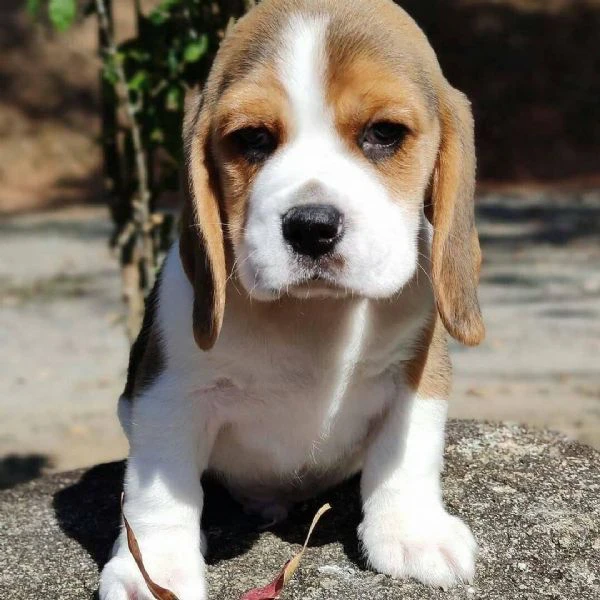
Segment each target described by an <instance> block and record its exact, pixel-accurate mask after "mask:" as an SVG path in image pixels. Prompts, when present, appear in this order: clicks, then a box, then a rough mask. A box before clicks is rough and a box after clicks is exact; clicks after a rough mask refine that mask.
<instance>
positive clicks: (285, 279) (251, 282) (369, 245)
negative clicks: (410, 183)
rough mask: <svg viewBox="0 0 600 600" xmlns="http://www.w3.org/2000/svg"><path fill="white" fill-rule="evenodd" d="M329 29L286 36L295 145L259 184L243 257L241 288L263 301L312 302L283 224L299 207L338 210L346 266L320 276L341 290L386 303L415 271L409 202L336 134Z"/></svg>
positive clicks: (284, 57)
mask: <svg viewBox="0 0 600 600" xmlns="http://www.w3.org/2000/svg"><path fill="white" fill-rule="evenodd" d="M326 30H327V19H326V18H325V17H321V18H316V17H315V18H312V19H304V18H300V17H295V18H292V20H291V22H290V25H289V29H288V30H287V31H285V32H284V35H283V39H284V40H285V43H284V44H283V47H282V51H281V54H280V58H279V73H280V78H281V81H282V82H283V85H284V88H285V90H286V92H287V96H288V99H289V102H290V106H291V113H292V120H293V121H292V134H291V140H290V141H289V143H287V144H286V145H285V146H284V147H283V148H281V149H280V150H279V151H278V152H276V153H275V155H274V156H273V157H272V158H271V160H269V161H268V162H267V163H266V165H265V166H264V167H263V168H262V169H261V172H260V173H259V175H258V176H257V178H256V181H255V183H254V185H253V188H252V190H251V193H250V198H249V202H248V219H247V223H246V228H245V236H244V240H243V243H242V244H241V245H240V248H239V249H238V250H237V256H236V265H237V266H238V268H237V270H238V274H239V277H240V280H241V282H242V284H243V285H244V287H245V288H246V289H247V290H248V291H249V292H250V293H251V294H252V296H253V297H255V298H257V299H261V300H272V299H274V298H277V297H279V295H280V294H281V293H282V292H288V293H291V294H295V293H298V294H300V295H301V296H302V295H305V294H306V289H302V290H300V291H298V292H297V291H296V290H295V289H294V287H293V286H294V285H297V284H300V283H302V282H304V281H306V280H309V279H310V277H311V275H312V274H313V273H314V271H313V270H312V268H311V267H310V266H307V265H306V264H305V263H301V262H300V261H299V260H298V257H297V256H296V255H295V254H294V253H293V252H292V251H291V249H290V248H289V246H288V245H287V244H286V242H285V240H284V238H283V234H282V227H281V219H282V216H283V215H284V214H285V213H286V212H287V211H288V210H289V209H290V208H292V207H294V206H297V205H299V204H306V203H315V202H316V203H321V204H332V205H334V206H335V207H336V208H337V209H338V210H339V211H340V212H341V213H342V214H343V216H344V219H345V233H344V236H343V238H342V239H341V241H340V242H339V244H338V245H337V246H336V253H337V254H338V255H339V256H340V257H341V258H343V259H344V266H343V267H328V268H326V269H325V271H324V272H323V271H321V272H320V274H321V276H322V277H323V278H324V279H326V280H327V281H329V282H331V283H333V284H335V285H336V286H338V287H340V288H342V289H347V290H348V291H351V292H355V293H358V294H361V295H362V296H365V297H369V298H385V297H389V296H390V295H392V294H394V293H396V292H398V291H399V290H400V289H401V288H402V286H403V285H404V284H405V283H406V282H407V281H408V280H409V279H410V278H411V277H412V275H413V273H414V271H415V268H416V262H417V235H418V231H419V225H420V222H419V217H418V215H417V216H412V217H411V216H410V215H409V214H408V212H407V211H406V210H405V208H404V206H403V205H406V202H404V203H403V202H402V200H408V199H403V198H397V197H396V198H392V197H391V195H390V192H389V190H388V189H387V188H386V187H385V185H384V184H383V182H382V181H381V180H380V179H379V177H378V175H377V172H376V170H375V168H374V167H373V166H370V165H367V164H366V163H364V162H362V161H360V160H358V159H357V158H355V157H354V156H352V155H351V154H350V152H349V151H348V150H347V149H346V148H344V145H343V142H342V140H341V139H340V137H339V134H338V133H337V131H336V129H335V126H334V123H333V117H332V115H331V112H330V109H329V107H328V106H327V104H326V100H325V90H324V73H323V67H324V65H325V64H327V61H326V57H325V56H324V53H325V47H324V42H325V33H326ZM316 267H317V265H316V264H315V265H314V268H316Z"/></svg>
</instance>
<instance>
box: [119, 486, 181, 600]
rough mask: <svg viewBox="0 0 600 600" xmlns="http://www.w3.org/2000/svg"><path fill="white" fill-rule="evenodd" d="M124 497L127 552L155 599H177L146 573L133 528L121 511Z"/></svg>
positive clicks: (122, 497)
mask: <svg viewBox="0 0 600 600" xmlns="http://www.w3.org/2000/svg"><path fill="white" fill-rule="evenodd" d="M124 498H125V497H124V496H121V512H122V513H123V523H125V531H126V532H127V546H128V547H129V552H131V556H133V559H134V560H135V564H136V565H137V566H138V569H139V570H140V573H141V574H142V577H143V578H144V581H145V582H146V585H147V586H148V589H149V590H150V593H151V594H152V595H153V596H154V597H155V598H156V600H179V599H178V598H177V596H176V595H175V594H174V593H173V592H172V591H170V590H167V589H166V588H164V587H161V586H160V585H158V584H157V583H154V581H152V579H151V578H150V575H148V571H146V567H145V566H144V561H143V559H142V553H141V551H140V547H139V545H138V542H137V539H136V537H135V534H134V533H133V529H131V526H130V525H129V523H128V521H127V519H126V518H125V513H124V512H123V501H124Z"/></svg>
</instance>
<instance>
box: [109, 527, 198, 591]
mask: <svg viewBox="0 0 600 600" xmlns="http://www.w3.org/2000/svg"><path fill="white" fill-rule="evenodd" d="M170 535H171V536H172V534H170V533H169V532H168V531H167V532H165V533H164V534H163V535H162V536H160V537H161V539H159V536H153V537H152V539H144V538H140V539H138V543H139V546H140V550H141V554H142V558H143V561H144V566H145V568H146V571H147V572H148V575H149V576H150V578H151V579H152V581H153V582H154V583H156V584H158V585H160V586H162V587H164V588H167V589H168V590H170V591H171V592H173V593H174V594H175V595H176V596H177V597H178V598H179V600H206V599H207V597H208V596H207V592H206V578H205V566H204V559H203V558H202V555H201V553H200V549H199V548H198V547H197V544H196V545H195V544H193V543H191V544H190V543H189V541H188V540H187V539H185V540H180V542H177V540H175V539H169V536H170ZM98 593H99V598H100V600H153V598H154V596H153V595H152V593H151V592H150V590H149V589H148V586H147V585H146V582H145V581H144V578H143V577H142V574H141V573H140V570H139V568H138V566H137V564H136V562H135V560H134V559H133V556H132V555H131V553H130V552H129V549H128V547H127V542H126V541H125V539H124V536H123V535H121V536H120V538H119V539H118V540H117V542H116V545H115V551H114V555H113V557H112V558H111V559H110V560H109V561H108V563H107V564H106V566H105V567H104V569H103V570H102V574H101V576H100V588H99V591H98Z"/></svg>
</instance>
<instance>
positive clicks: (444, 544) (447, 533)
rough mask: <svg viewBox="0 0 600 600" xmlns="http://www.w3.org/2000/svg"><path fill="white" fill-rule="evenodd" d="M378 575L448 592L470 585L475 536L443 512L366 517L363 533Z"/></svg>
mask: <svg viewBox="0 0 600 600" xmlns="http://www.w3.org/2000/svg"><path fill="white" fill-rule="evenodd" d="M358 534H359V537H360V539H361V541H362V545H363V550H364V553H365V557H366V559H367V561H368V564H369V566H370V567H372V568H373V569H374V570H376V571H378V572H380V573H385V574H386V575H391V576H392V577H396V578H399V579H406V578H409V577H412V578H414V579H417V580H418V581H420V582H422V583H425V584H427V585H432V586H437V587H442V588H444V589H448V588H449V587H452V586H453V585H456V584H458V583H470V582H471V581H472V580H473V577H474V575H475V558H476V554H477V544H476V542H475V539H474V538H473V534H472V533H471V530H470V529H469V528H468V527H467V526H466V525H465V524H464V523H463V522H462V521H461V520H460V519H458V518H457V517H453V516H451V515H449V514H448V513H447V512H446V511H445V510H444V509H443V508H442V507H436V508H431V509H429V510H426V509H424V508H415V507H412V508H410V509H407V510H400V509H392V510H390V509H389V508H386V509H382V510H374V509H373V507H371V510H369V511H365V519H364V521H363V522H362V523H361V525H360V527H359V530H358Z"/></svg>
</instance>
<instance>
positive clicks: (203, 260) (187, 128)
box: [179, 93, 227, 350]
mask: <svg viewBox="0 0 600 600" xmlns="http://www.w3.org/2000/svg"><path fill="white" fill-rule="evenodd" d="M210 137H211V132H210V116H209V114H208V110H207V108H206V107H205V106H202V99H201V98H200V96H199V95H198V94H194V93H192V95H191V97H190V98H189V99H188V100H187V101H186V117H185V123H184V142H185V153H186V156H185V181H184V186H183V187H184V190H185V199H184V206H183V212H182V218H181V232H180V237H179V253H180V256H181V262H182V264H183V268H184V270H185V272H186V275H187V277H188V279H189V280H190V282H191V284H192V286H193V288H194V309H193V328H194V339H195V340H196V344H198V346H199V347H200V348H201V349H202V350H210V348H212V347H213V346H214V344H215V342H216V341H217V338H218V337H219V332H220V331H221V325H222V323H223V312H224V309H225V283H226V280H227V274H226V263H225V247H224V238H223V228H222V225H221V214H220V208H219V186H218V183H217V177H216V172H215V169H214V164H213V162H212V152H211V148H210V145H211V139H210Z"/></svg>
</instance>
